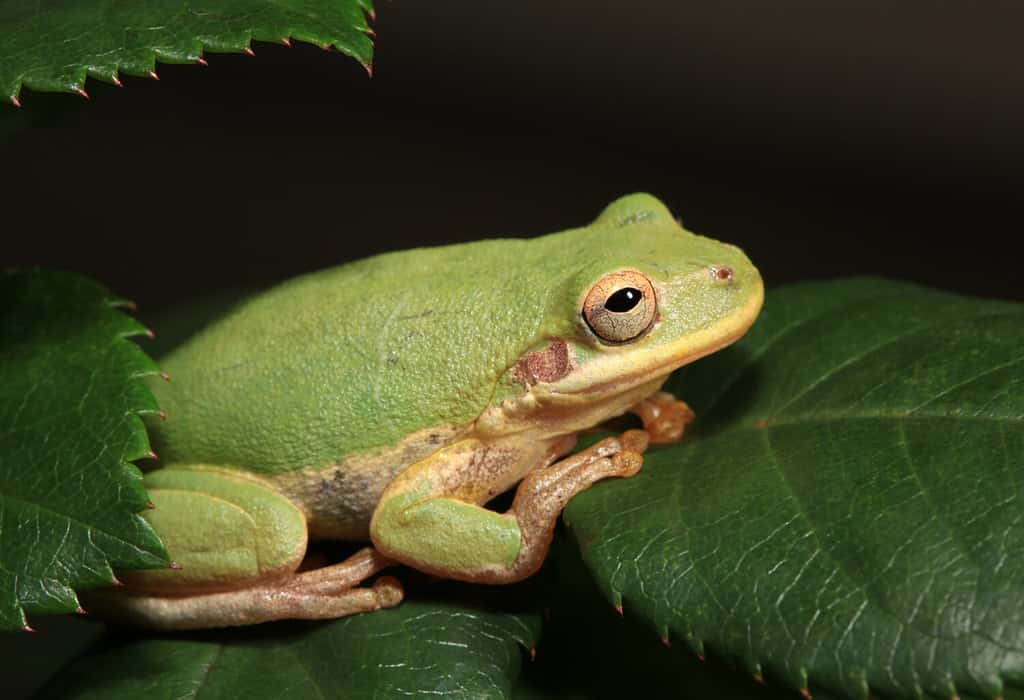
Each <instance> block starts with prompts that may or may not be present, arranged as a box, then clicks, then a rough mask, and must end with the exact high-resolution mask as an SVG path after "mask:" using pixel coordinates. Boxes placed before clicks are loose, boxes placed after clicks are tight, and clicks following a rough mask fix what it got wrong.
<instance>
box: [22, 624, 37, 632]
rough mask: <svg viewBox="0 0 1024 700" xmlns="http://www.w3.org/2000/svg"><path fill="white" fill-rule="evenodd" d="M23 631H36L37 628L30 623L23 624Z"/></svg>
mask: <svg viewBox="0 0 1024 700" xmlns="http://www.w3.org/2000/svg"><path fill="white" fill-rule="evenodd" d="M21 631H22V632H35V631H36V628H35V627H31V626H29V625H22V626H21Z"/></svg>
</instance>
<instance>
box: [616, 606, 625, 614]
mask: <svg viewBox="0 0 1024 700" xmlns="http://www.w3.org/2000/svg"><path fill="white" fill-rule="evenodd" d="M615 612H617V613H618V614H619V617H625V615H624V614H623V612H622V604H621V603H620V604H618V605H616V606H615Z"/></svg>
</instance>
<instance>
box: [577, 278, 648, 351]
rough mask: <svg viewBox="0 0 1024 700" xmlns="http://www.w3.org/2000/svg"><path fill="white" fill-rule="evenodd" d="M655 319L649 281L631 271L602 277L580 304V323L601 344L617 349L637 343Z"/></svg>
mask: <svg viewBox="0 0 1024 700" xmlns="http://www.w3.org/2000/svg"><path fill="white" fill-rule="evenodd" d="M657 315H658V300H657V298H656V297H655V295H654V287H653V286H651V282H650V280H648V279H647V278H646V277H644V276H643V275H641V274H640V273H639V272H635V271H633V270H623V271H622V272H613V273H612V274H610V275H605V276H604V277H602V278H601V280H600V281H598V283H597V284H595V285H594V286H593V287H591V288H590V291H589V292H587V296H586V298H585V299H584V300H583V320H584V321H586V323H587V327H589V328H590V330H592V331H593V332H594V335H596V336H597V337H598V338H600V339H601V340H602V341H603V342H605V343H609V344H612V345H616V344H619V343H628V342H630V341H631V340H636V339H637V338H639V337H640V336H642V335H643V334H644V333H646V332H647V329H649V328H650V327H651V324H653V323H654V319H655V317H656V316H657Z"/></svg>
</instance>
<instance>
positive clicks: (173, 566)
mask: <svg viewBox="0 0 1024 700" xmlns="http://www.w3.org/2000/svg"><path fill="white" fill-rule="evenodd" d="M167 568H168V569H174V570H175V571H181V564H179V563H178V562H176V561H172V562H168V564H167Z"/></svg>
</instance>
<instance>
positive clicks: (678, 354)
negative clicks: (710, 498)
mask: <svg viewBox="0 0 1024 700" xmlns="http://www.w3.org/2000/svg"><path fill="white" fill-rule="evenodd" d="M759 292H760V293H758V294H756V295H754V296H753V297H751V299H750V301H749V302H748V303H747V304H746V305H745V306H743V307H741V308H740V309H738V310H737V311H736V312H734V313H733V314H732V315H731V318H729V321H728V322H727V323H726V330H725V332H724V334H722V335H719V336H717V337H715V336H713V335H711V333H707V335H709V336H711V337H709V338H707V341H708V342H706V343H701V342H700V341H701V340H702V339H701V338H700V337H699V336H698V337H697V338H696V339H694V338H689V339H686V340H682V341H679V342H678V344H670V345H667V346H665V347H663V348H660V349H652V353H654V354H656V355H657V356H660V357H658V359H657V360H656V361H655V363H654V364H653V365H652V366H650V367H647V368H644V369H642V370H639V371H635V372H623V373H621V374H618V373H613V376H614V378H611V379H608V380H606V381H598V382H595V383H593V384H588V385H586V386H581V387H578V388H577V387H574V386H572V384H577V383H579V382H580V379H581V376H580V375H576V376H573V375H569V376H568V377H566V379H565V380H563V381H559V382H556V383H553V384H549V385H547V387H546V389H547V391H546V392H545V393H546V394H547V395H548V397H549V398H551V399H554V400H555V401H557V400H559V399H571V398H572V397H578V398H583V397H587V398H588V399H592V398H595V397H603V396H612V395H616V394H620V393H623V392H626V391H629V390H630V389H632V388H634V387H637V386H640V385H642V384H645V383H648V382H651V381H654V380H656V379H658V378H659V377H667V376H668V375H669V374H671V373H672V372H674V371H675V370H677V369H679V368H680V367H682V366H684V365H688V364H690V363H691V362H694V361H696V360H699V359H700V358H702V357H706V356H707V355H711V354H713V353H715V352H718V351H719V350H721V349H723V348H725V347H728V346H729V345H732V344H733V343H735V342H736V341H737V340H739V339H740V338H742V337H743V335H744V334H745V333H746V332H747V331H748V330H749V329H750V327H751V326H752V325H754V321H755V320H757V315H758V313H759V312H760V310H761V305H762V303H763V301H764V287H763V286H761V287H760V290H759ZM695 340H696V342H695ZM695 346H696V347H695ZM677 348H678V350H677ZM662 358H664V359H662ZM615 366H616V365H611V367H615ZM619 367H621V365H619ZM560 384H561V385H566V384H568V385H569V387H567V388H559V385H560Z"/></svg>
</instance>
